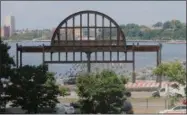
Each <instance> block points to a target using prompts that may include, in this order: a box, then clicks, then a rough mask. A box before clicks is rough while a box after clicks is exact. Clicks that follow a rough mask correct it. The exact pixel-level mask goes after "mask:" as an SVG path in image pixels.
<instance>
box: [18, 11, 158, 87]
mask: <svg viewBox="0 0 187 115" xmlns="http://www.w3.org/2000/svg"><path fill="white" fill-rule="evenodd" d="M19 52H20V55H18V53H19ZM25 52H27V53H37V52H38V53H42V54H43V56H42V57H43V64H50V63H59V64H60V63H62V64H65V63H87V71H88V72H90V71H91V63H132V71H133V74H132V82H133V83H134V82H135V81H136V76H135V52H156V53H157V65H159V64H160V63H161V48H160V45H135V44H132V45H127V41H126V38H125V35H124V32H123V31H122V29H121V28H120V26H119V25H118V24H117V23H116V21H115V20H113V19H112V18H111V17H109V16H107V15H106V14H103V13H101V12H98V11H91V10H85V11H80V12H77V13H74V14H72V15H70V16H68V17H67V18H65V19H64V20H63V21H62V22H61V23H60V24H59V25H58V26H57V28H56V29H55V31H54V33H53V36H52V38H51V44H50V45H49V46H45V45H43V46H18V45H17V53H16V54H17V55H16V58H17V59H16V64H17V67H19V66H22V53H25ZM69 52H71V53H72V57H73V59H72V60H69V57H68V53H69ZM99 52H100V53H101V52H102V53H101V54H102V55H101V57H102V59H98V53H99ZM106 52H107V53H108V54H109V55H107V57H106V55H105V53H106ZM112 52H115V55H114V54H113V53H112ZM129 52H130V53H131V54H132V55H131V56H130V58H129V57H128V55H127V54H128V53H129ZM45 53H50V60H46V58H45ZM54 53H57V55H58V56H57V57H58V59H57V60H54V59H53V54H54ZM61 53H65V54H66V55H64V56H63V57H61ZM76 53H79V57H80V58H79V59H76V57H77V54H76ZM83 53H85V54H86V56H87V59H83ZM120 53H123V54H124V55H125V56H124V57H123V58H121V57H120V55H119V54H120ZM91 55H95V56H94V57H95V58H94V59H91ZM114 56H116V59H113V57H114ZM106 58H108V59H106Z"/></svg>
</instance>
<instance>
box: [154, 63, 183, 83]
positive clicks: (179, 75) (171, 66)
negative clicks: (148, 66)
mask: <svg viewBox="0 0 187 115" xmlns="http://www.w3.org/2000/svg"><path fill="white" fill-rule="evenodd" d="M153 74H155V75H159V76H166V77H167V78H168V79H169V80H170V81H175V82H178V83H180V84H183V85H185V84H186V69H185V68H184V66H183V65H182V64H181V63H180V62H179V61H173V62H167V63H162V64H160V65H159V66H158V67H157V68H155V69H154V70H153Z"/></svg>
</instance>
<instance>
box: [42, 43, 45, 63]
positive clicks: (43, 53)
mask: <svg viewBox="0 0 187 115" xmlns="http://www.w3.org/2000/svg"><path fill="white" fill-rule="evenodd" d="M42 49H43V52H42V56H43V58H42V61H43V65H44V64H45V48H44V44H43V48H42Z"/></svg>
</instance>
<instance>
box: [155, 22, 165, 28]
mask: <svg viewBox="0 0 187 115" xmlns="http://www.w3.org/2000/svg"><path fill="white" fill-rule="evenodd" d="M162 25H163V24H162V22H157V23H156V24H154V25H153V27H162Z"/></svg>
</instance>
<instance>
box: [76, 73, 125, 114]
mask: <svg viewBox="0 0 187 115" xmlns="http://www.w3.org/2000/svg"><path fill="white" fill-rule="evenodd" d="M123 83H124V81H122V80H121V79H120V78H119V77H118V76H117V75H116V74H115V73H114V72H113V71H106V70H104V71H102V72H101V73H96V74H85V75H82V76H79V77H78V79H77V88H78V91H77V92H78V95H79V97H80V100H79V102H80V104H81V112H82V113H94V114H96V113H101V114H114V113H115V114H119V113H122V111H123V102H124V101H125V100H126V97H125V96H124V95H125V92H126V90H125V87H124V84H123Z"/></svg>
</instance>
